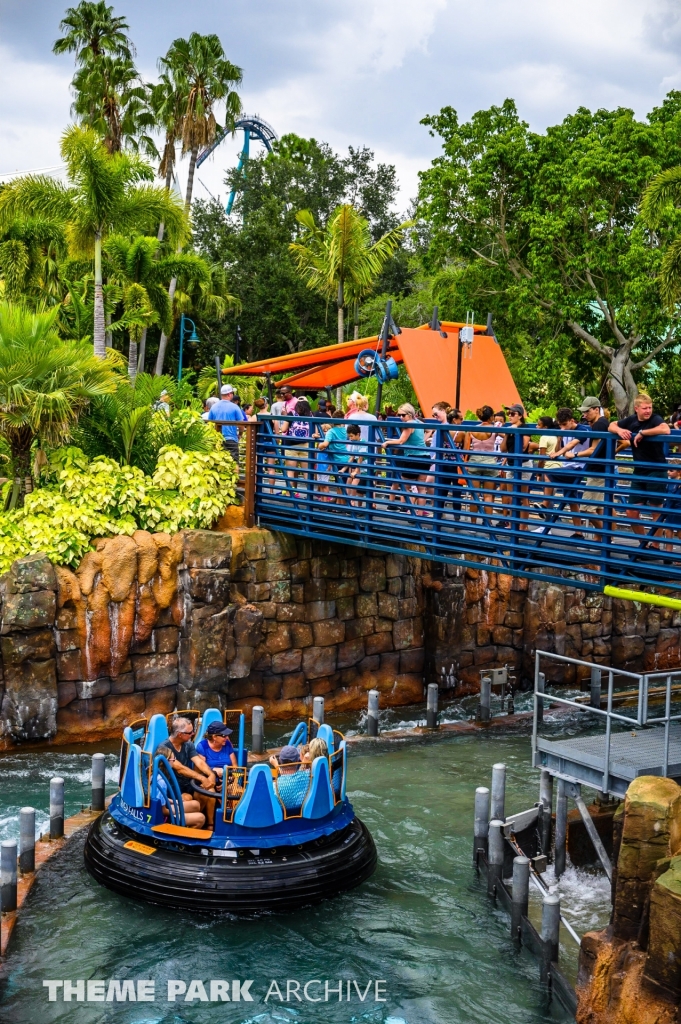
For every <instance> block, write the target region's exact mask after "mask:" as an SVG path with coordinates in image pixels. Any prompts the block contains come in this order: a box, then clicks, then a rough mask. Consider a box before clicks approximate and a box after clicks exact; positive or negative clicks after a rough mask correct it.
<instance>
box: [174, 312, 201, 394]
mask: <svg viewBox="0 0 681 1024" xmlns="http://www.w3.org/2000/svg"><path fill="white" fill-rule="evenodd" d="M185 321H186V322H187V323H188V324H191V332H192V333H191V335H190V336H189V338H187V344H188V345H198V343H199V336H198V334H197V333H196V324H195V323H194V321H193V320H190V318H189V317H188V316H185V315H184V313H183V314H182V315H181V317H180V359H179V363H178V367H177V379H178V381H180V380H182V353H183V350H184V336H185V333H186V332H187V331H188V330H189V328H188V327H185Z"/></svg>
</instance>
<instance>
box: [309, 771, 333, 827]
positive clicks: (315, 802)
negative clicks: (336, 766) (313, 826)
mask: <svg viewBox="0 0 681 1024" xmlns="http://www.w3.org/2000/svg"><path fill="white" fill-rule="evenodd" d="M334 805H335V800H334V796H333V790H332V789H331V779H330V778H329V759H328V758H327V757H315V759H314V761H313V762H312V781H311V783H310V788H309V790H308V793H307V796H306V797H305V800H304V801H303V809H302V816H303V818H323V817H325V815H327V814H330V813H331V811H332V810H333V808H334Z"/></svg>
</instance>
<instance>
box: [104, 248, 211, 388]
mask: <svg viewBox="0 0 681 1024" xmlns="http://www.w3.org/2000/svg"><path fill="white" fill-rule="evenodd" d="M161 249H162V245H161V243H160V242H159V240H158V239H157V238H150V237H148V236H145V235H140V236H137V237H136V238H133V239H132V240H131V239H130V238H127V237H125V236H123V235H112V236H111V237H110V238H109V239H107V241H106V242H105V244H104V253H105V255H106V257H107V259H108V263H109V274H108V280H109V281H110V282H112V283H118V284H120V285H121V286H122V288H123V294H122V300H123V308H124V314H123V318H122V319H123V322H125V323H126V325H127V326H129V335H130V348H129V357H128V374H129V376H130V380H133V381H134V379H135V376H136V375H137V372H138V369H140V370H142V371H143V370H144V355H145V353H144V351H143V349H142V348H140V351H139V355H138V351H137V346H138V343H140V344H144V341H145V340H146V328H147V326H148V325H150V324H152V323H159V324H160V325H161V328H162V329H163V330H164V331H166V332H167V333H168V334H170V332H171V331H172V328H173V307H172V303H171V302H170V299H169V297H168V281H169V280H170V279H171V278H173V277H175V278H176V279H177V278H179V279H180V280H181V281H182V282H183V283H184V282H186V283H187V285H189V286H190V287H191V286H198V287H208V286H210V283H211V267H210V265H209V264H208V263H207V262H206V261H205V260H204V259H203V257H201V256H198V255H197V254H196V253H176V254H175V255H172V256H159V253H160V251H161Z"/></svg>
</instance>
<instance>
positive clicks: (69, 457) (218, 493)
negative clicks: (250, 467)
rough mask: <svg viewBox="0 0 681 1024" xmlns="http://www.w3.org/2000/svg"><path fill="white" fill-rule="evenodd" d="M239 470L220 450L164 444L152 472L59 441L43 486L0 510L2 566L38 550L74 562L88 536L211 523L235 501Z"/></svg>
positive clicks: (54, 558)
mask: <svg viewBox="0 0 681 1024" xmlns="http://www.w3.org/2000/svg"><path fill="white" fill-rule="evenodd" d="M237 472H238V471H237V467H236V465H235V463H234V461H233V460H232V459H231V458H230V456H229V455H228V454H227V453H226V452H225V451H223V450H219V451H213V452H211V453H210V454H202V453H200V452H189V451H183V450H182V449H181V448H178V447H176V446H174V445H168V446H166V447H164V448H163V449H162V450H161V452H160V455H159V459H158V464H157V466H156V469H155V471H154V474H153V476H151V477H150V476H146V475H145V474H144V473H143V472H142V470H141V469H139V468H138V467H137V466H129V465H128V466H125V465H123V466H122V465H120V464H119V463H118V462H116V461H115V460H114V459H110V458H106V457H101V456H100V457H98V458H96V459H93V460H92V461H91V462H90V461H89V460H88V458H87V457H86V455H85V454H84V453H83V452H82V451H81V450H80V449H79V448H74V447H66V448H60V449H57V450H56V451H54V452H53V453H52V455H51V457H50V460H49V463H48V465H47V466H46V467H45V471H44V474H43V478H42V479H43V486H41V487H38V488H37V489H36V490H34V491H33V492H32V493H30V494H28V495H27V496H26V500H25V502H24V506H23V508H21V509H18V510H16V511H14V512H5V513H1V514H0V573H1V572H6V571H7V570H8V569H9V567H10V565H11V564H12V562H13V561H14V560H15V559H16V558H21V557H23V556H25V555H28V554H31V553H32V552H35V551H42V552H44V553H45V554H46V555H47V556H48V558H50V559H51V560H52V561H53V562H56V563H57V564H59V565H77V563H78V562H79V561H80V559H81V558H82V557H83V555H84V554H85V552H86V551H88V550H89V548H90V543H91V540H92V538H93V537H106V536H113V535H116V534H127V535H130V534H132V533H134V531H135V530H138V529H146V530H150V531H152V532H156V531H167V532H169V533H173V532H175V531H177V530H181V529H199V528H204V529H205V528H208V527H210V526H212V524H213V523H214V522H215V520H216V519H218V518H219V517H220V516H221V515H222V514H223V513H224V511H225V509H226V508H227V506H228V505H230V504H233V503H234V502H235V500H236V481H237Z"/></svg>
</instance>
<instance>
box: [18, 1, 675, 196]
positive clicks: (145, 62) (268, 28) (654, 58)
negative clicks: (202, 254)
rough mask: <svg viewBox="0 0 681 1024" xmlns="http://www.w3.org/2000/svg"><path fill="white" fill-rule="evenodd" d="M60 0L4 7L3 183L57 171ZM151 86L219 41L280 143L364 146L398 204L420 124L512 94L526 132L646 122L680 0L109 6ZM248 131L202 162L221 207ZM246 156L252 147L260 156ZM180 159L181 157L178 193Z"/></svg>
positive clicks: (428, 148)
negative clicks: (392, 174)
mask: <svg viewBox="0 0 681 1024" xmlns="http://www.w3.org/2000/svg"><path fill="white" fill-rule="evenodd" d="M65 6H66V5H65V3H64V2H63V0H0V180H2V177H1V176H2V175H4V174H8V173H11V172H15V171H17V170H18V171H26V170H33V169H36V168H45V167H53V166H55V165H58V164H59V162H60V158H59V137H60V134H61V131H62V130H63V128H64V127H65V125H66V124H67V123H68V122H69V116H70V115H69V108H70V104H71V95H70V91H69V83H70V80H71V77H72V74H73V63H72V57H71V56H70V55H64V56H60V57H56V56H54V55H53V54H52V52H51V51H52V43H53V42H54V40H55V39H56V38H57V36H58V34H59V31H58V27H59V21H60V19H61V16H62V14H63V11H64V9H65ZM114 8H115V12H116V13H117V14H120V15H124V16H125V17H126V18H127V20H128V23H129V25H130V35H131V37H132V40H133V42H134V44H135V46H136V48H137V63H138V67H139V69H140V72H141V74H142V76H143V77H144V78H145V80H147V81H151V80H154V79H155V76H156V61H157V59H158V57H159V56H161V55H163V54H164V53H165V52H166V50H167V48H168V46H169V45H170V43H171V42H172V40H173V39H175V38H176V37H178V36H188V35H189V33H190V32H192V31H198V32H202V33H208V32H215V33H217V34H218V35H219V37H220V39H221V40H222V43H223V46H224V49H225V52H226V54H227V56H228V58H229V59H230V60H231V61H232V62H233V63H235V64H237V65H239V66H240V67H242V68H243V72H244V79H243V87H242V90H241V92H242V100H243V107H244V110H245V112H247V113H257V114H259V115H260V116H261V117H263V118H264V119H265V120H266V121H268V122H269V123H270V124H271V125H272V126H273V127H274V129H275V131H276V132H277V133H278V134H279V135H282V134H285V133H286V132H296V133H297V134H299V135H303V136H308V137H309V136H313V137H314V138H316V139H318V140H324V141H326V142H328V143H330V144H331V145H332V146H333V147H334V148H335V149H336V150H337V151H339V152H345V151H346V150H347V146H348V145H353V146H361V145H366V146H369V147H370V148H371V149H372V150H374V152H375V154H376V158H377V159H379V160H381V161H384V162H389V163H393V164H395V165H396V167H397V171H398V177H399V182H400V193H399V196H398V200H397V206H398V208H399V209H400V210H403V211H404V210H406V209H407V207H408V205H409V201H410V199H411V198H413V197H414V196H415V194H416V190H417V187H418V171H419V170H423V169H425V168H426V167H427V166H428V165H429V163H430V161H431V160H432V159H433V158H434V157H435V156H437V155H438V152H439V144H438V140H437V139H435V138H432V137H431V136H430V135H429V132H428V130H427V128H425V127H424V126H423V125H421V124H420V123H419V122H420V120H421V118H423V117H424V116H425V115H426V114H432V113H436V112H437V111H439V110H440V109H441V108H442V107H443V106H445V105H450V106H453V107H454V108H455V109H456V110H457V111H458V113H459V116H460V117H461V118H464V119H465V118H468V117H470V115H471V114H472V113H474V112H475V111H476V110H480V109H483V108H485V107H488V106H490V105H491V104H494V103H501V102H503V100H504V99H505V98H506V97H513V98H514V99H515V100H516V102H517V104H518V108H519V111H520V114H521V116H522V117H523V118H524V119H525V120H526V121H528V122H529V123H530V125H531V126H532V128H534V129H535V130H539V131H541V130H543V129H545V128H546V127H547V126H548V125H550V124H555V123H557V122H558V121H560V120H561V119H562V118H563V117H565V116H566V115H567V114H569V113H570V112H572V111H574V110H575V109H576V107H577V106H580V105H583V106H587V107H589V108H591V109H595V108H598V107H611V108H612V107H615V106H620V105H622V106H628V107H632V108H633V109H634V111H635V112H636V114H637V115H638V116H640V117H644V116H645V114H646V113H647V112H648V111H649V110H651V109H652V108H653V107H654V106H656V105H657V104H659V103H660V102H661V100H662V99H663V97H664V96H665V94H666V93H667V92H668V91H669V90H670V89H681V45H680V44H681V2H680V0H567V2H566V0H475V2H473V3H471V0H418V2H415V0H199V2H197V0H194V2H191V0H116V2H115V3H114ZM240 147H241V138H240V137H239V136H237V138H236V139H229V140H227V141H226V142H225V143H223V144H222V145H221V146H220V147H219V148H218V150H217V151H216V153H215V155H214V156H213V157H211V158H210V159H209V160H208V161H206V162H205V163H204V164H203V166H202V167H201V168H200V169H199V172H198V174H199V181H198V183H197V185H196V190H195V195H196V197H197V198H202V197H203V198H205V197H206V196H207V195H208V194H209V193H210V194H212V195H215V196H219V197H220V198H222V199H224V198H225V195H226V189H225V187H224V183H223V178H224V173H225V170H226V169H227V168H229V167H231V166H234V164H235V163H236V160H237V154H238V150H239V149H240ZM254 151H255V150H252V152H254ZM186 165H187V161H186V160H185V161H183V162H182V163H181V164H180V172H179V173H180V184H181V185H182V186H183V185H184V178H185V177H186Z"/></svg>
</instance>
